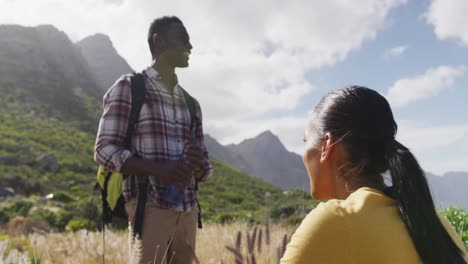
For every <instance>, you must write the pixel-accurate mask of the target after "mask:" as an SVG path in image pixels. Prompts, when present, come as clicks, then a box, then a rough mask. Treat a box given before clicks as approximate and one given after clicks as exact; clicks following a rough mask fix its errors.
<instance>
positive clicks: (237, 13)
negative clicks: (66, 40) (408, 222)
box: [0, 0, 468, 175]
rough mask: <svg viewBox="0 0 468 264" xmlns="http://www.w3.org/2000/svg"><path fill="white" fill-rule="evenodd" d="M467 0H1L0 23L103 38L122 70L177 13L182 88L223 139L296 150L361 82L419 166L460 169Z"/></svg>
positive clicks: (145, 54) (140, 61) (139, 62)
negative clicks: (332, 102) (339, 97)
mask: <svg viewBox="0 0 468 264" xmlns="http://www.w3.org/2000/svg"><path fill="white" fill-rule="evenodd" d="M466 14H468V0H413V1H411V0H356V1H348V0H329V1H322V0H291V1H280V0H256V1H251V0H237V1H219V0H200V1H190V0H187V1H183V0H171V1H161V0H80V1H63V0H41V1H27V0H0V24H20V25H24V26H36V25H40V24H52V25H54V26H55V27H57V28H58V29H60V30H62V31H64V32H65V33H66V34H67V35H68V36H69V37H70V39H71V40H72V41H74V42H76V41H79V40H81V39H83V38H85V37H87V36H89V35H93V34H96V33H103V34H106V35H108V36H109V37H110V38H111V40H112V42H113V45H114V47H115V48H116V50H117V51H118V52H119V54H120V55H121V56H122V57H124V58H125V59H126V60H127V61H128V63H129V64H130V65H131V66H132V68H133V69H134V70H136V71H141V70H143V69H144V68H146V67H148V66H149V65H150V63H151V55H150V53H149V49H148V46H147V41H146V36H147V30H148V27H149V24H150V23H151V21H152V20H153V19H155V18H157V17H160V16H163V15H176V16H178V17H179V18H180V19H181V20H182V21H183V22H184V24H185V26H186V28H187V30H188V32H189V34H190V37H191V42H192V45H193V47H194V48H193V50H192V54H191V57H190V67H189V68H187V69H178V70H177V74H178V77H179V81H180V83H181V85H182V86H183V87H184V88H185V89H187V90H188V91H189V92H190V93H191V94H192V95H194V96H195V97H196V98H197V99H198V100H199V101H200V103H201V105H202V109H203V117H204V129H205V132H206V133H209V134H210V135H212V136H214V137H215V138H216V139H217V140H218V141H220V142H221V143H222V144H229V143H239V142H241V141H242V140H244V139H246V138H251V137H255V136H256V135H258V134H260V133H261V132H263V131H265V130H271V131H272V132H273V133H274V134H276V135H278V136H279V138H280V139H281V141H282V142H283V143H284V144H285V146H286V147H287V148H288V149H289V150H290V151H293V152H296V153H298V154H302V153H303V150H304V142H303V135H304V130H305V127H306V123H307V117H308V115H309V114H310V111H311V110H313V109H314V107H315V105H316V104H317V103H318V102H319V100H320V99H321V98H322V97H323V96H324V95H325V94H326V93H328V92H330V91H333V90H337V89H341V88H343V87H345V86H347V85H361V86H367V87H369V88H372V89H374V90H377V91H378V92H380V93H381V94H382V95H384V96H385V97H386V98H387V99H388V100H389V102H390V105H391V107H392V109H393V112H394V115H395V118H396V121H397V123H398V125H399V130H398V134H397V139H398V140H399V141H400V142H401V143H403V144H404V145H406V146H407V147H408V148H410V149H411V150H412V151H413V153H414V154H415V156H416V158H417V159H418V160H419V162H420V163H421V166H422V167H423V168H424V169H425V170H427V171H430V172H432V173H436V174H439V175H442V174H444V173H446V172H449V171H468V115H467V113H468V87H467V84H468V60H467V59H468V27H467V26H466V25H468V16H466Z"/></svg>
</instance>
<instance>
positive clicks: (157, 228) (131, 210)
mask: <svg viewBox="0 0 468 264" xmlns="http://www.w3.org/2000/svg"><path fill="white" fill-rule="evenodd" d="M125 207H126V209H127V214H128V215H129V230H130V239H132V236H131V234H132V227H133V223H134V220H135V219H134V217H135V210H136V199H132V200H130V201H128V202H126V203H125ZM197 217H198V210H197V209H196V208H194V210H192V211H191V212H176V211H174V210H169V209H161V208H159V207H157V206H156V205H155V204H154V203H153V202H152V201H151V199H148V201H147V202H146V206H145V216H144V218H143V219H144V220H143V231H142V233H143V234H142V238H143V239H142V240H141V242H140V246H141V248H140V251H141V252H140V254H139V256H140V261H139V262H135V260H134V259H132V260H131V263H138V264H153V263H156V264H162V263H164V264H166V263H171V264H186V263H187V264H192V263H193V258H194V256H195V236H196V231H197V220H198V218H197ZM131 244H132V245H131V251H132V252H131V253H130V255H131V256H135V254H138V253H137V252H135V247H134V244H133V243H132V242H131Z"/></svg>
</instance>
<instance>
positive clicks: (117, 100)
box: [94, 67, 213, 211]
mask: <svg viewBox="0 0 468 264" xmlns="http://www.w3.org/2000/svg"><path fill="white" fill-rule="evenodd" d="M143 75H144V76H145V78H144V79H145V86H146V93H145V101H144V104H143V107H142V109H141V112H140V118H139V120H138V122H136V124H135V128H134V132H133V135H132V141H131V142H132V143H131V147H130V148H129V149H126V148H124V138H125V134H126V132H127V124H128V119H129V116H130V108H131V103H132V102H131V101H132V96H131V86H130V75H124V76H122V77H121V78H120V79H119V80H117V82H116V83H115V84H114V85H113V86H112V87H111V88H110V89H109V90H108V91H107V93H106V94H105V95H104V113H103V115H102V117H101V120H100V122H99V130H98V133H97V137H96V145H95V151H94V156H95V160H96V161H97V162H98V163H99V164H101V165H103V166H104V167H105V168H107V169H108V170H110V171H112V172H117V171H120V168H121V166H122V164H123V163H124V162H125V160H126V159H128V158H129V157H131V156H133V155H138V157H140V158H143V159H148V160H154V161H164V160H178V159H179V157H180V155H181V154H182V152H183V150H184V145H183V141H184V140H186V139H191V138H192V137H193V136H194V137H195V138H196V139H197V140H198V143H199V144H200V146H201V147H202V149H203V150H204V152H205V158H204V162H203V164H204V168H203V169H204V175H203V177H202V179H201V180H202V181H205V180H206V179H207V178H208V177H210V176H211V174H212V171H213V169H212V166H211V164H210V162H209V160H208V152H207V151H206V146H205V143H204V137H203V129H202V113H201V109H200V105H199V104H198V102H196V106H197V107H196V110H197V111H196V115H197V117H198V120H199V122H196V124H197V126H196V127H195V129H194V134H195V135H193V136H192V135H190V112H189V110H188V107H187V104H186V102H185V98H184V95H183V92H182V88H181V87H180V86H179V85H176V86H175V88H174V90H173V93H172V94H171V93H170V92H169V91H168V89H167V88H166V86H165V85H164V84H163V83H162V81H161V78H160V76H159V74H158V72H157V71H156V70H155V69H153V68H152V67H149V68H147V69H146V70H144V71H143ZM149 181H150V191H149V195H150V197H151V198H152V200H153V202H155V203H156V205H157V206H159V207H160V208H164V209H173V210H176V211H191V210H192V208H194V206H196V194H195V184H194V182H193V183H192V184H191V185H190V186H188V188H187V189H186V190H185V193H184V199H183V201H182V203H181V204H180V205H178V206H177V207H175V208H173V207H171V206H170V205H169V204H167V203H165V202H164V201H163V200H162V199H160V194H162V193H163V192H164V191H165V188H166V187H165V186H163V185H161V184H160V182H159V181H158V179H157V178H156V177H154V176H150V177H149ZM130 188H131V184H130V177H127V178H126V179H125V181H124V183H123V194H124V197H125V199H126V200H127V201H128V200H129V199H130V197H131V193H130Z"/></svg>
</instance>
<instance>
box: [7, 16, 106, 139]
mask: <svg viewBox="0 0 468 264" xmlns="http://www.w3.org/2000/svg"><path fill="white" fill-rule="evenodd" d="M0 35H1V36H2V37H1V38H0V61H1V62H2V63H1V64H0V93H1V94H2V97H1V99H2V100H1V101H2V104H1V105H0V109H1V110H2V111H3V112H5V111H7V109H9V111H10V113H11V111H13V109H16V110H19V111H20V112H21V111H23V110H27V112H28V113H30V114H33V115H36V116H37V117H48V118H50V117H54V118H57V119H59V120H63V121H66V122H67V123H69V124H73V125H74V126H79V127H80V128H83V129H87V130H88V131H94V130H95V129H94V128H95V127H96V125H95V119H96V117H97V115H98V111H97V110H98V107H99V104H100V102H101V96H102V92H101V91H100V90H99V88H98V87H99V86H98V85H97V83H96V81H95V80H94V77H93V75H92V73H91V72H90V69H89V67H88V63H87V62H86V60H85V58H84V57H83V56H82V54H81V52H80V51H79V50H77V49H76V46H75V45H74V44H73V43H72V42H71V40H70V39H69V38H68V36H67V35H66V34H65V33H64V32H62V31H59V30H58V29H56V28H55V27H53V26H49V25H44V26H38V27H22V26H17V25H2V26H0ZM96 103H98V104H97V105H96Z"/></svg>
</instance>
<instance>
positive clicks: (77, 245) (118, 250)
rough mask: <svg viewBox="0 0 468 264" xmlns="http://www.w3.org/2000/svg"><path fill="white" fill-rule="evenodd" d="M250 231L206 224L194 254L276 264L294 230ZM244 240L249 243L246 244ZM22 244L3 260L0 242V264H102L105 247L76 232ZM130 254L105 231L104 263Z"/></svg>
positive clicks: (124, 239) (123, 238)
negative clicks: (236, 253) (287, 238)
mask: <svg viewBox="0 0 468 264" xmlns="http://www.w3.org/2000/svg"><path fill="white" fill-rule="evenodd" d="M260 229H261V230H262V231H260ZM253 231H254V227H251V226H248V225H247V224H241V223H234V224H230V225H219V224H207V225H205V226H204V228H203V229H201V230H200V229H199V230H198V233H197V242H196V243H197V249H196V255H197V260H198V262H199V263H203V264H210V263H216V264H219V263H235V258H234V254H233V253H232V252H231V251H229V250H228V249H226V246H231V247H233V248H234V249H235V250H237V251H239V253H240V254H241V255H242V257H243V259H242V262H239V263H246V264H247V263H253V262H252V252H253V253H254V255H255V263H259V264H261V263H276V262H277V254H278V253H277V252H278V249H280V248H282V247H283V238H284V236H285V234H288V235H290V234H291V233H292V232H293V231H294V227H284V226H280V225H273V226H272V227H271V228H269V230H268V231H266V228H265V227H257V231H256V232H255V233H256V235H255V236H256V239H253V236H254V234H253V233H254V232H253ZM247 233H249V235H247ZM239 234H240V235H239ZM261 234H262V235H261ZM267 234H268V235H269V237H267ZM239 237H240V239H243V240H244V241H241V242H237V243H242V244H238V246H237V247H236V240H238V239H239ZM247 237H248V238H249V240H250V241H249V242H248V243H247ZM10 241H12V239H10ZM21 241H28V244H29V245H28V250H25V249H24V246H22V247H21V246H20V245H13V248H18V249H20V250H21V251H23V253H21V252H20V251H17V250H9V252H8V256H4V259H3V260H2V255H5V253H6V252H5V250H6V248H7V243H6V242H5V241H3V242H1V241H0V264H3V263H5V264H9V263H15V264H16V263H31V262H32V263H34V259H37V260H39V261H40V263H41V264H47V263H54V264H62V263H67V264H93V263H103V259H102V253H103V249H104V248H103V243H102V242H103V241H102V233H100V232H87V231H86V230H81V231H77V232H75V233H60V234H59V233H56V234H54V233H51V234H47V233H43V234H39V233H34V234H30V235H28V236H27V237H25V239H22V240H21ZM255 241H257V242H255ZM262 241H263V242H262ZM267 241H271V243H270V244H267V243H266V242H267ZM249 251H250V252H249ZM129 252H130V250H129V240H128V233H127V232H111V231H106V246H105V253H106V259H105V260H106V263H112V264H120V263H122V264H123V263H128V259H129ZM247 259H249V260H248V261H247ZM30 260H32V261H30Z"/></svg>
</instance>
